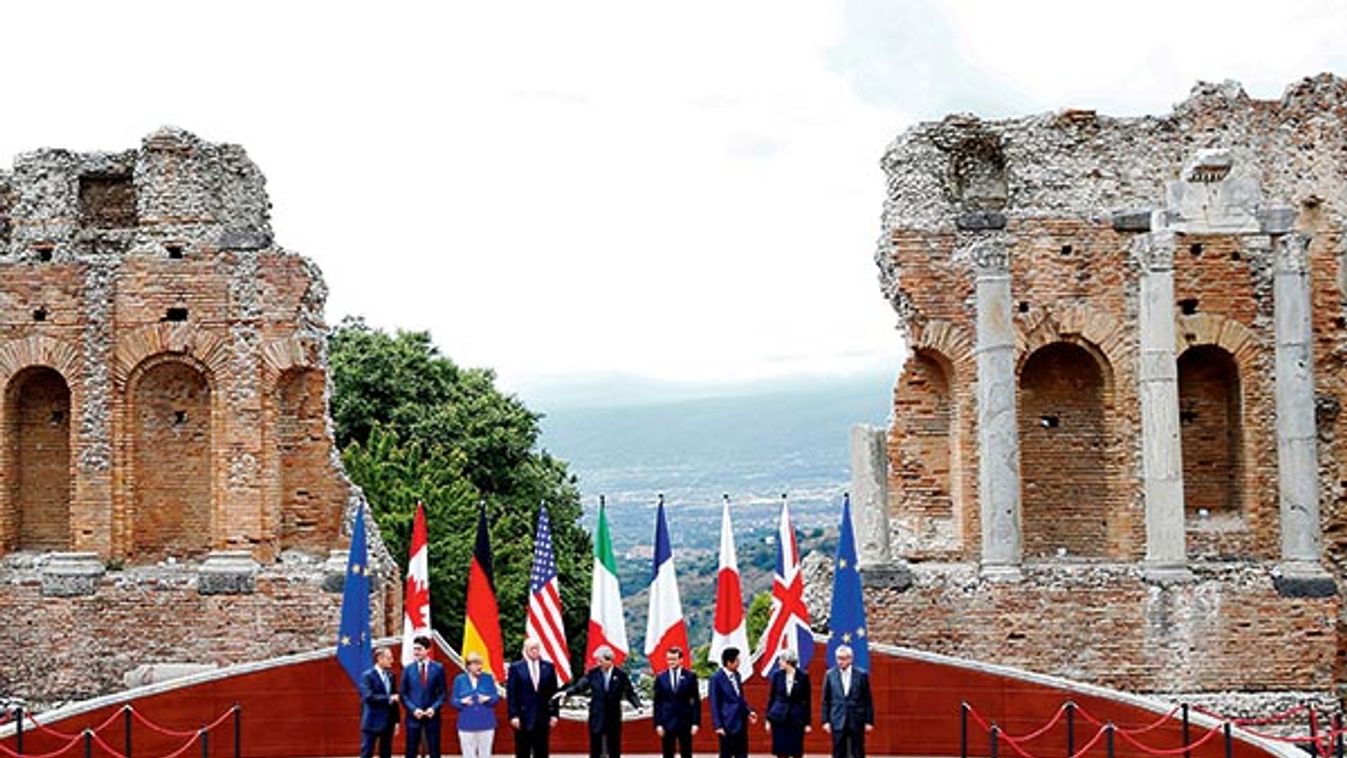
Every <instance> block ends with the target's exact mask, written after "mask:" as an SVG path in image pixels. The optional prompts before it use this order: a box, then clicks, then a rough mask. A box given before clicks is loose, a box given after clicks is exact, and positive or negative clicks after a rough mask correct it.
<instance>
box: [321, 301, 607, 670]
mask: <svg viewBox="0 0 1347 758" xmlns="http://www.w3.org/2000/svg"><path fill="white" fill-rule="evenodd" d="M330 349H331V353H330V366H331V375H332V384H333V395H332V416H333V421H334V423H335V425H336V436H337V443H338V445H340V447H341V450H342V460H343V461H344V462H345V464H346V470H347V473H348V474H350V476H351V479H352V480H354V481H355V483H356V484H358V485H360V486H361V487H362V488H363V489H364V490H365V496H366V498H367V499H368V500H369V503H370V506H371V509H372V510H373V512H374V515H375V519H376V520H377V521H378V523H379V528H380V530H381V531H382V533H383V537H384V540H385V541H386V542H387V543H388V548H389V550H390V551H391V552H392V553H393V555H394V556H395V557H397V558H398V559H399V560H402V561H405V560H406V556H407V547H408V543H409V541H410V539H411V527H412V521H413V518H414V516H415V512H416V503H417V502H418V501H421V502H424V503H425V507H426V521H427V526H428V531H429V536H430V589H431V611H432V619H433V622H434V624H435V628H436V629H438V630H439V631H440V633H442V634H443V635H444V636H445V638H446V639H448V640H450V641H451V642H452V643H457V642H458V641H459V640H461V639H462V636H463V614H464V608H465V607H466V602H467V598H466V593H467V577H468V565H469V561H470V560H471V556H472V549H473V544H474V541H475V536H476V531H475V530H476V523H477V509H478V507H479V506H480V505H484V506H485V508H486V510H487V521H488V523H489V524H490V533H491V544H492V554H493V555H492V557H493V563H494V569H495V580H496V598H497V601H498V603H499V605H500V611H501V630H502V632H503V634H504V638H505V644H506V648H507V650H506V657H507V658H511V657H513V654H514V651H515V650H516V649H517V646H518V643H519V642H520V641H521V640H522V638H523V633H524V618H525V614H526V613H527V600H528V581H529V571H530V569H531V567H532V562H533V535H534V530H535V528H536V525H537V519H538V511H539V504H540V503H543V502H546V503H547V508H548V513H549V515H550V516H551V521H552V542H553V549H554V550H555V552H556V558H557V568H558V571H559V572H560V575H561V593H562V606H563V608H564V609H565V622H566V629H567V630H568V632H569V633H570V635H571V636H572V637H573V638H574V639H579V638H580V635H581V634H582V630H584V629H585V628H586V623H587V620H588V615H589V580H590V571H589V569H590V555H591V547H590V540H589V535H588V534H587V533H586V532H585V531H584V530H583V529H582V528H581V527H580V525H579V521H580V497H579V493H578V491H577V490H576V487H575V482H574V478H573V477H572V476H571V475H570V474H569V472H568V471H567V468H566V464H565V463H564V462H562V461H560V460H557V459H556V458H553V457H552V456H551V455H549V454H548V453H547V452H546V451H541V450H539V449H538V448H537V441H538V434H539V428H538V421H539V418H540V416H539V415H538V414H536V413H534V412H532V411H530V410H529V409H528V408H527V407H525V406H524V404H523V403H522V402H521V401H520V400H519V399H518V398H516V397H514V396H512V395H505V394H503V393H501V392H500V391H499V390H498V389H496V387H495V375H494V374H493V373H492V372H491V371H489V370H485V369H463V368H460V367H458V366H457V365H455V364H454V363H453V362H452V361H451V360H449V358H447V357H445V356H443V355H441V354H440V352H439V350H438V349H437V348H436V347H435V345H434V343H433V342H432V341H431V338H430V335H429V333H427V332H407V331H398V332H397V333H396V334H389V333H387V332H384V331H382V330H376V329H371V328H370V327H368V326H367V325H366V324H365V323H364V322H363V321H361V320H359V319H350V318H348V319H345V320H343V321H342V323H341V324H340V325H339V326H338V327H337V328H336V329H335V330H333V333H332V335H331V340H330ZM403 569H404V572H405V569H406V564H405V563H404V564H403ZM577 647H579V646H578V645H576V644H574V643H572V645H571V648H572V649H571V653H572V659H573V660H572V666H578V665H579V663H580V657H581V656H582V655H583V653H584V651H583V649H579V650H577V649H576V648H577Z"/></svg>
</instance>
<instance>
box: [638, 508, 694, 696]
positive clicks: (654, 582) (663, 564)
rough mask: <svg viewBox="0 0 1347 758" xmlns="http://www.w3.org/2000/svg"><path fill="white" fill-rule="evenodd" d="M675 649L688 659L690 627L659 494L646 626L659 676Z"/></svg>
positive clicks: (650, 653)
mask: <svg viewBox="0 0 1347 758" xmlns="http://www.w3.org/2000/svg"><path fill="white" fill-rule="evenodd" d="M675 647H676V648H678V649H680V650H682V651H683V656H684V660H687V656H688V626H687V622H686V621H684V620H683V604H682V602H681V601H679V599H678V576H677V575H676V574H675V573H674V562H673V550H672V549H671V548H670V546H669V525H668V523H666V522H665V520H664V496H663V495H660V496H659V510H658V512H657V513H656V516H655V557H654V560H653V561H652V562H651V568H650V612H649V614H648V615H647V616H646V627H645V655H646V657H647V658H649V659H650V668H651V669H653V670H654V672H655V675H656V676H658V675H659V674H662V673H664V670H665V669H667V668H669V663H668V661H666V660H665V655H666V654H667V653H668V652H669V650H670V649H671V648H675Z"/></svg>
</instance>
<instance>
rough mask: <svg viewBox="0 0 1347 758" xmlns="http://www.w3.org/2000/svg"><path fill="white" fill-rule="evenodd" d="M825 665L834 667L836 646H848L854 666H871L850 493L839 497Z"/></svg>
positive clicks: (835, 663)
mask: <svg viewBox="0 0 1347 758" xmlns="http://www.w3.org/2000/svg"><path fill="white" fill-rule="evenodd" d="M828 629H830V630H831V632H830V633H829V635H828V666H829V667H832V666H836V665H837V658H836V655H835V654H836V652H837V648H838V647H840V646H842V645H848V646H850V647H851V651H852V653H853V654H854V655H855V658H854V660H853V662H852V663H853V665H855V666H858V667H860V668H863V669H869V668H870V642H869V639H870V630H869V628H868V627H866V625H865V596H864V595H863V594H862V592H861V572H860V571H858V570H857V568H856V533H855V532H854V531H852V529H851V496H850V495H845V496H843V500H842V528H841V530H840V531H839V533H838V535H837V560H836V561H834V562H833V604H832V611H831V612H829V614H828Z"/></svg>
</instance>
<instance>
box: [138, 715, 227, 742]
mask: <svg viewBox="0 0 1347 758" xmlns="http://www.w3.org/2000/svg"><path fill="white" fill-rule="evenodd" d="M131 715H132V716H134V717H135V719H136V720H137V721H139V722H140V723H142V724H144V725H145V726H147V727H149V728H150V729H151V730H153V731H156V732H158V733H160V734H162V735H164V736H165V737H191V736H194V735H196V734H197V733H198V732H209V731H210V730H212V729H214V728H215V727H217V726H219V725H220V724H223V723H224V722H225V721H226V720H227V719H228V718H229V717H230V716H232V715H234V709H233V708H230V709H229V710H227V711H225V712H224V713H222V714H220V717H219V718H217V719H215V720H214V721H212V722H210V723H209V724H207V725H205V726H203V727H200V728H199V729H193V730H191V731H182V730H178V729H169V728H168V727H163V726H159V725H158V724H156V723H154V722H153V721H151V720H150V719H148V718H147V717H145V716H142V715H141V714H140V711H137V710H136V709H134V708H132V709H131Z"/></svg>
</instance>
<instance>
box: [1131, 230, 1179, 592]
mask: <svg viewBox="0 0 1347 758" xmlns="http://www.w3.org/2000/svg"><path fill="white" fill-rule="evenodd" d="M1132 250H1133V253H1134V255H1135V256H1136V258H1137V261H1138V263H1139V264H1140V266H1141V292H1140V303H1139V306H1140V307H1139V309H1138V314H1137V328H1138V332H1139V334H1138V341H1139V342H1140V365H1139V366H1138V372H1139V374H1140V376H1139V377H1138V378H1139V384H1140V387H1139V394H1140V400H1141V472H1142V473H1141V475H1142V490H1143V493H1144V496H1145V502H1146V570H1147V571H1148V572H1159V573H1161V574H1182V573H1184V572H1186V571H1187V568H1186V566H1185V564H1186V562H1187V539H1186V536H1185V534H1184V512H1183V444H1182V440H1181V438H1180V436H1179V382H1178V378H1179V369H1178V358H1177V356H1176V354H1175V334H1174V233H1173V232H1171V231H1157V232H1152V233H1150V234H1145V235H1142V236H1140V237H1138V238H1137V239H1136V240H1135V241H1134V242H1133V245H1132Z"/></svg>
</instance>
